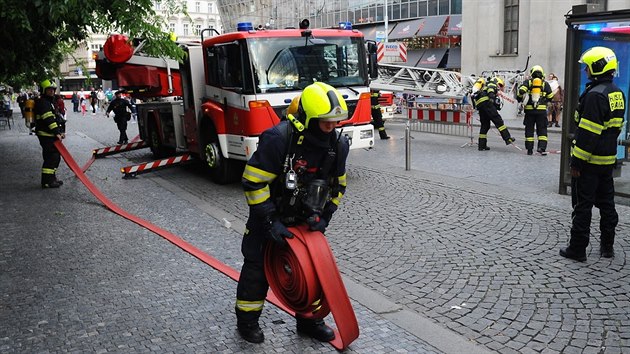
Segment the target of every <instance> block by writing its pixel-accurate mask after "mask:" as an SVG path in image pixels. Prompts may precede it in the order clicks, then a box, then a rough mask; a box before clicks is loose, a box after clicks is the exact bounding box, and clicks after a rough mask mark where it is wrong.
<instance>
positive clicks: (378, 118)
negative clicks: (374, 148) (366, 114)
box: [370, 90, 389, 140]
mask: <svg viewBox="0 0 630 354" xmlns="http://www.w3.org/2000/svg"><path fill="white" fill-rule="evenodd" d="M379 98H381V93H380V91H378V90H373V91H372V93H371V95H370V104H371V105H372V107H371V109H372V125H373V126H374V128H375V129H376V130H378V135H379V136H380V137H381V140H387V139H389V136H387V132H386V131H385V123H384V122H383V112H381V103H380V102H379Z"/></svg>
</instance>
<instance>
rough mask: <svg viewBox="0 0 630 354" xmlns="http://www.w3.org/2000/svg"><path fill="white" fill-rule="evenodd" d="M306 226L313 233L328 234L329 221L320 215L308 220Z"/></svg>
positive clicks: (314, 215) (312, 216)
mask: <svg viewBox="0 0 630 354" xmlns="http://www.w3.org/2000/svg"><path fill="white" fill-rule="evenodd" d="M306 224H307V225H308V228H309V229H311V230H313V231H319V232H321V233H324V232H326V227H328V221H327V220H326V219H324V218H322V217H321V216H319V215H318V214H313V215H311V216H310V217H309V218H308V219H306Z"/></svg>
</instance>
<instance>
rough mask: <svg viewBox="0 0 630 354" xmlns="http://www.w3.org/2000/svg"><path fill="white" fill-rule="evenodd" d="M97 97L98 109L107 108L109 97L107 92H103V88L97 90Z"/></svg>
mask: <svg viewBox="0 0 630 354" xmlns="http://www.w3.org/2000/svg"><path fill="white" fill-rule="evenodd" d="M96 99H98V109H100V110H101V111H102V110H105V108H106V107H107V97H106V96H105V92H103V89H100V88H99V89H98V91H97V92H96Z"/></svg>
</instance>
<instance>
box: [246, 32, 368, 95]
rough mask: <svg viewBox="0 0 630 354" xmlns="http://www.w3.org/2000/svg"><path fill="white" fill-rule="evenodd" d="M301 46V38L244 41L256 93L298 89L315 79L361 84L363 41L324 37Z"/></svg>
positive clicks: (364, 74) (334, 83)
mask: <svg viewBox="0 0 630 354" xmlns="http://www.w3.org/2000/svg"><path fill="white" fill-rule="evenodd" d="M320 39H324V40H325V43H322V44H309V45H306V46H305V45H304V44H305V41H304V38H300V37H293V38H289V37H279V38H278V37H276V38H250V39H248V40H247V43H248V46H249V53H250V59H251V61H252V64H253V69H254V72H253V76H254V79H255V82H256V86H257V87H256V89H257V92H278V91H288V90H301V89H303V88H305V87H306V86H308V85H309V84H311V83H313V82H315V81H323V82H326V83H328V84H330V85H332V86H353V85H365V84H366V82H368V80H367V70H366V67H367V64H366V59H365V52H364V49H363V47H362V46H363V45H364V44H363V40H362V39H361V38H357V37H326V38H320Z"/></svg>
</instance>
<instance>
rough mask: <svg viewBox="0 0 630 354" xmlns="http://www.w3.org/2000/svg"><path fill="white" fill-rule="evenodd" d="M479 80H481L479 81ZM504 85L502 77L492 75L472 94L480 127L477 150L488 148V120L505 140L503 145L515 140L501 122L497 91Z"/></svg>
mask: <svg viewBox="0 0 630 354" xmlns="http://www.w3.org/2000/svg"><path fill="white" fill-rule="evenodd" d="M480 82H481V81H480ZM503 86H504V83H503V79H501V78H499V77H493V78H490V79H489V80H487V81H485V82H483V86H482V87H481V89H479V90H478V91H477V92H476V93H475V94H474V95H473V103H474V105H475V107H476V108H477V110H478V111H479V120H480V122H481V128H480V129H479V146H478V149H479V151H486V150H490V148H489V147H488V130H490V122H492V123H494V126H495V127H497V129H498V130H499V133H500V134H501V138H503V140H504V141H505V145H510V144H512V143H514V141H516V139H514V138H513V137H512V136H511V135H510V131H509V130H508V128H507V126H506V125H505V123H504V122H503V119H502V118H501V115H500V114H499V110H500V109H501V101H500V99H499V96H498V91H499V90H502V89H503Z"/></svg>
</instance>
